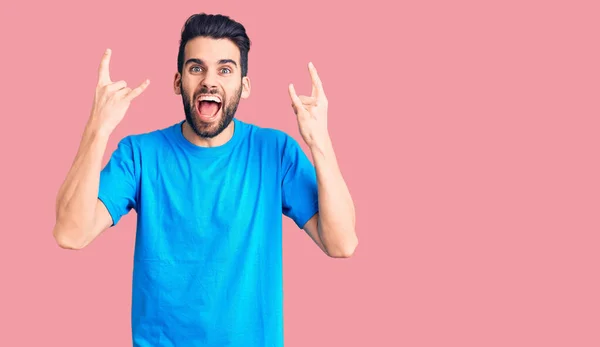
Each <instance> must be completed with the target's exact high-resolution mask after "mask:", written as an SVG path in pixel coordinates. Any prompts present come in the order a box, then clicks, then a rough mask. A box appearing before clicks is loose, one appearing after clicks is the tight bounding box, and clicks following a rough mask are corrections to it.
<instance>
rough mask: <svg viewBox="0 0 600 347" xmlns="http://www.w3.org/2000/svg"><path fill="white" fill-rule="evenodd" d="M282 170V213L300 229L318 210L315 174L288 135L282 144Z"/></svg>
mask: <svg viewBox="0 0 600 347" xmlns="http://www.w3.org/2000/svg"><path fill="white" fill-rule="evenodd" d="M282 171H283V179H282V204H283V205H282V207H283V214H284V215H285V216H287V217H289V218H291V219H292V220H293V221H294V223H296V225H297V226H298V227H299V228H301V229H302V228H303V227H304V225H305V224H306V222H308V220H309V219H310V218H311V217H312V216H314V215H315V213H317V212H318V211H319V201H318V190H317V176H316V172H315V167H314V166H313V164H312V163H311V162H310V161H309V159H308V157H307V156H306V154H305V153H304V151H303V150H302V148H301V147H300V145H299V144H298V142H297V141H296V140H295V139H293V138H292V137H290V136H286V141H285V145H284V146H283V156H282Z"/></svg>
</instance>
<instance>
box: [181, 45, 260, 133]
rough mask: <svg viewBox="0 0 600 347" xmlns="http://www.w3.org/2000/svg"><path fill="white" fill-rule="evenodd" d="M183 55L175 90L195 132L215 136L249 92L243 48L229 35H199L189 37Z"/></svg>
mask: <svg viewBox="0 0 600 347" xmlns="http://www.w3.org/2000/svg"><path fill="white" fill-rule="evenodd" d="M184 57H185V58H184V65H183V69H182V72H181V75H180V74H176V75H175V92H176V94H181V96H182V99H183V108H184V111H185V117H186V120H187V122H188V123H189V125H190V127H191V128H192V129H193V130H194V132H195V133H196V134H197V135H198V136H200V137H204V138H212V137H215V136H217V135H219V134H220V133H221V132H222V131H223V130H224V129H226V128H227V126H229V124H230V123H231V121H232V119H233V117H234V116H235V112H236V110H237V107H238V104H239V102H240V98H247V97H248V95H249V92H250V83H249V80H248V78H247V77H244V78H242V70H241V65H240V51H239V49H238V48H237V46H236V45H235V44H234V43H233V42H232V41H230V40H227V39H222V40H215V39H210V38H205V37H197V38H195V39H193V40H190V41H188V43H187V45H186V47H185V55H184Z"/></svg>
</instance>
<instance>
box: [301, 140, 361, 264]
mask: <svg viewBox="0 0 600 347" xmlns="http://www.w3.org/2000/svg"><path fill="white" fill-rule="evenodd" d="M311 154H312V157H313V160H314V163H315V169H316V174H317V186H318V194H319V221H318V232H319V237H320V239H321V242H322V243H323V246H324V247H325V248H326V249H327V252H328V253H329V254H330V255H331V256H347V255H349V254H352V253H353V252H354V249H355V248H356V246H357V244H358V239H357V236H356V233H355V211H354V203H353V201H352V197H351V195H350V191H349V190H348V187H347V185H346V182H345V181H344V178H343V177H342V173H341V171H340V168H339V166H338V162H337V159H336V156H335V152H334V150H333V145H332V143H331V139H330V138H329V137H327V138H326V139H325V140H323V141H320V142H319V143H318V144H315V145H313V146H312V147H311Z"/></svg>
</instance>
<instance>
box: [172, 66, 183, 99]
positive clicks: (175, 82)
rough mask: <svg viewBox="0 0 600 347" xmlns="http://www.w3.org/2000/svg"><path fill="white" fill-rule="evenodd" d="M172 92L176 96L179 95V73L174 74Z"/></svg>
mask: <svg viewBox="0 0 600 347" xmlns="http://www.w3.org/2000/svg"><path fill="white" fill-rule="evenodd" d="M173 91H175V94H176V95H181V74H180V73H179V72H177V73H175V77H174V79H173Z"/></svg>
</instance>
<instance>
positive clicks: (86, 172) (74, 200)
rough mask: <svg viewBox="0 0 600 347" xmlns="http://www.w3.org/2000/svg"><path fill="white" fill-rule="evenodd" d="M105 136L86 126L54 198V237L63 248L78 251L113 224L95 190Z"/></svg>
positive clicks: (98, 182) (104, 146)
mask: <svg viewBox="0 0 600 347" xmlns="http://www.w3.org/2000/svg"><path fill="white" fill-rule="evenodd" d="M107 141H108V136H106V135H103V134H101V133H100V132H99V131H96V130H94V129H92V128H91V127H87V128H86V130H85V132H84V135H83V138H82V140H81V144H80V147H79V150H78V152H77V155H76V157H75V160H74V162H73V165H72V166H71V169H70V170H69V173H68V174H67V177H66V179H65V181H64V183H63V185H62V186H61V187H60V190H59V192H58V196H57V198H56V224H55V226H54V230H53V234H54V237H55V239H56V241H57V243H58V245H59V246H60V247H62V248H69V249H80V248H83V247H85V246H86V245H88V244H89V243H90V242H91V241H92V240H93V239H94V238H96V237H97V236H98V235H99V234H100V233H101V232H102V231H104V230H106V229H107V228H108V227H110V225H111V224H112V219H111V217H110V215H109V213H108V211H107V209H106V207H105V206H104V204H102V202H100V200H98V187H99V184H100V171H101V169H102V167H101V166H102V158H103V156H104V152H105V150H106V144H107Z"/></svg>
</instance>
